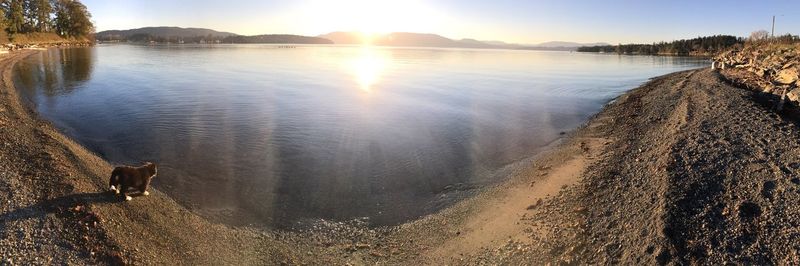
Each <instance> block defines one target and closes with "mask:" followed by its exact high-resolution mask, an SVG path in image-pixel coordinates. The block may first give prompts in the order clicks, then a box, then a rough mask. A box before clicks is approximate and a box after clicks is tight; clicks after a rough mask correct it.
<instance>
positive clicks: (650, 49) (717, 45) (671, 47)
mask: <svg viewBox="0 0 800 266" xmlns="http://www.w3.org/2000/svg"><path fill="white" fill-rule="evenodd" d="M744 41H745V39H744V38H740V37H736V36H730V35H715V36H708V37H698V38H694V39H688V40H678V41H673V42H659V43H653V44H619V45H602V46H584V47H579V48H578V52H595V53H597V52H601V53H617V54H638V55H706V56H710V55H714V54H717V53H719V52H722V51H723V50H725V49H727V48H729V47H731V46H734V45H737V44H742V43H744Z"/></svg>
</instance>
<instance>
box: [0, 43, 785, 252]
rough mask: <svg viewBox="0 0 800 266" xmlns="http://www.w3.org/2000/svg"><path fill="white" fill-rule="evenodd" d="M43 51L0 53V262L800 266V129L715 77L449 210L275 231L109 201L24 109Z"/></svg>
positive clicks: (616, 118) (156, 197)
mask: <svg viewBox="0 0 800 266" xmlns="http://www.w3.org/2000/svg"><path fill="white" fill-rule="evenodd" d="M36 52H37V51H31V50H21V51H14V52H11V53H10V54H6V55H4V56H2V57H0V71H1V72H2V79H3V80H2V83H0V202H2V203H3V204H0V258H2V260H0V264H64V263H67V264H144V265H175V264H179V265H180V264H192V265H196V264H200V265H208V264H213V265H218V264H225V265H228V264H234V265H254V264H256V265H264V264H266V265H275V264H311V265H319V264H323V265H345V264H353V265H365V264H512V265H519V264H546V263H560V264H609V263H620V264H667V263H678V264H689V263H701V264H712V263H713V264H717V263H726V262H733V263H742V264H769V263H772V264H797V263H800V258H799V257H798V256H799V255H798V250H800V248H799V247H798V245H797V244H796V243H800V241H798V240H800V239H798V237H800V229H798V228H800V227H798V225H800V194H799V193H800V181H798V178H797V176H796V173H797V171H798V169H800V163H798V162H800V161H799V160H798V159H799V158H800V139H798V138H797V136H798V133H800V128H798V124H797V121H798V120H797V119H796V118H794V117H789V116H788V115H787V116H781V115H778V114H776V113H774V112H773V111H772V110H771V109H770V108H771V106H770V105H769V104H768V99H765V98H763V97H761V96H760V94H758V93H756V92H752V91H749V90H743V89H739V88H736V87H733V86H731V85H728V84H725V83H724V82H722V81H721V79H720V77H719V75H718V74H717V73H715V72H713V71H711V70H693V71H685V72H679V73H673V74H670V75H666V76H662V77H658V78H654V79H653V80H651V81H650V82H648V83H647V84H644V85H643V86H641V87H639V88H637V89H634V90H632V91H631V92H629V93H627V94H625V95H623V96H621V97H620V98H618V99H617V100H615V101H614V102H613V103H611V104H609V105H608V106H607V107H606V108H605V109H604V110H603V111H602V112H601V113H599V114H597V115H596V116H595V117H594V118H593V119H592V120H591V121H589V122H588V123H587V124H586V125H585V126H584V127H582V128H580V129H577V130H576V131H574V132H571V133H569V134H568V135H567V136H566V137H565V139H564V140H563V141H562V143H560V144H558V145H556V146H555V147H553V148H552V149H551V150H549V151H547V152H545V153H544V154H542V155H541V156H538V157H537V158H535V159H532V160H531V161H529V162H525V163H524V164H525V166H523V167H520V168H519V169H517V170H516V171H514V172H513V173H512V175H511V176H510V177H509V179H508V181H507V182H505V183H503V184H500V185H497V186H495V187H490V188H486V189H484V190H483V191H482V192H481V193H479V195H478V196H475V197H473V198H469V199H466V200H464V201H462V202H460V203H457V204H455V205H454V206H452V207H450V208H447V209H445V210H442V211H440V212H438V213H436V214H432V215H428V216H425V217H422V218H420V219H417V220H415V221H411V222H408V223H405V224H402V225H398V226H391V227H377V228H375V227H368V226H367V224H366V223H365V222H364V221H359V220H354V221H345V222H330V221H308V222H304V223H300V224H297V225H296V226H295V228H292V229H288V230H274V229H266V228H249V227H230V226H226V225H222V224H215V223H211V222H209V221H207V220H205V219H203V218H201V217H200V216H198V215H196V214H193V213H192V212H190V211H187V210H186V209H185V208H184V207H182V206H180V205H179V204H177V203H175V201H173V200H172V199H170V198H169V197H168V196H166V195H165V194H163V193H161V192H159V191H157V190H154V191H152V192H151V195H150V196H147V197H144V196H142V197H136V198H134V200H132V201H130V202H123V201H119V200H118V199H117V198H115V197H113V196H112V195H111V194H110V193H108V192H106V189H107V188H106V182H107V178H108V174H109V173H110V171H111V169H112V166H111V165H110V164H109V163H107V162H106V161H104V160H103V159H101V158H99V157H98V156H96V155H94V154H92V153H91V152H89V151H87V150H86V149H85V148H83V147H81V146H80V145H78V144H76V143H75V142H74V141H72V140H70V139H69V138H67V137H65V136H64V135H62V134H61V133H59V132H58V130H56V129H55V128H54V127H53V126H52V125H50V124H49V123H47V122H46V121H42V120H41V119H38V118H37V117H36V115H35V114H34V113H33V112H32V110H30V109H28V108H27V107H25V106H24V105H22V104H21V103H20V100H19V99H18V96H17V95H16V92H15V89H14V87H13V82H12V80H11V77H12V67H13V64H14V63H15V62H17V61H19V60H20V59H22V58H25V57H26V56H29V55H31V54H33V53H36ZM157 178H160V177H157Z"/></svg>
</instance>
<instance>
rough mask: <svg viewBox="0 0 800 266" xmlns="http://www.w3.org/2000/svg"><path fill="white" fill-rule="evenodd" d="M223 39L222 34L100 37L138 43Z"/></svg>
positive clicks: (145, 34)
mask: <svg viewBox="0 0 800 266" xmlns="http://www.w3.org/2000/svg"><path fill="white" fill-rule="evenodd" d="M223 39H225V37H224V36H214V35H210V34H209V35H206V36H192V37H179V36H169V37H163V36H156V35H152V34H147V33H137V34H133V35H131V36H127V37H118V38H112V37H106V38H103V39H101V40H102V41H117V42H138V43H146V42H156V43H220V42H222V41H223Z"/></svg>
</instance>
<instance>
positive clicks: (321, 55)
mask: <svg viewBox="0 0 800 266" xmlns="http://www.w3.org/2000/svg"><path fill="white" fill-rule="evenodd" d="M705 64H706V62H705V61H704V60H701V59H693V58H681V57H651V56H617V55H602V54H582V53H569V52H537V51H510V50H468V49H419V48H415V49H406V48H363V47H337V46H300V47H296V48H288V49H287V48H281V47H278V46H270V45H215V46H191V45H181V46H134V45H100V46H97V47H92V48H70V49H62V50H59V49H50V50H47V51H45V52H42V53H41V54H37V55H34V56H32V57H30V58H28V59H26V60H24V61H23V62H21V63H19V64H18V65H17V70H16V76H15V82H16V84H17V87H18V89H19V90H20V92H21V94H22V95H23V97H24V98H25V99H27V100H28V101H29V102H30V103H31V104H33V105H34V106H35V107H36V110H37V111H38V112H39V113H40V114H41V115H42V116H44V117H45V118H47V119H49V120H51V121H52V122H53V123H54V124H55V125H56V126H58V127H59V128H61V129H62V130H64V132H66V133H67V134H68V135H69V136H71V137H73V138H75V139H76V140H78V141H79V142H80V143H81V144H83V145H85V146H87V147H88V148H89V149H91V150H92V151H94V152H96V153H98V154H99V155H101V156H102V157H104V158H105V159H107V160H109V161H111V162H114V163H120V164H122V163H127V164H135V163H138V162H139V161H154V162H157V163H159V176H158V177H156V179H155V180H154V182H155V186H157V187H158V188H159V189H161V190H162V191H165V192H167V193H168V194H170V195H171V196H173V197H174V198H176V199H177V200H178V201H179V202H181V203H183V204H185V205H187V206H189V207H190V208H192V209H193V210H195V211H197V212H199V213H201V214H204V215H206V216H208V217H210V218H212V219H215V220H218V221H222V222H227V223H231V224H251V223H254V224H265V225H273V226H286V225H290V224H291V223H292V222H294V221H297V220H299V219H303V218H328V219H350V218H357V217H369V220H370V222H371V223H373V224H376V225H377V224H396V223H399V222H402V221H405V220H408V219H413V218H416V217H419V216H420V215H424V214H426V213H430V212H432V211H434V210H437V209H439V208H442V207H444V206H446V205H448V204H451V203H452V202H454V201H456V200H457V199H459V198H461V197H464V196H466V195H469V194H470V192H471V191H473V189H474V188H478V187H481V186H484V185H486V184H491V183H494V182H497V181H500V180H502V178H503V177H504V176H505V175H503V174H497V173H498V170H499V169H503V168H504V167H506V166H508V165H511V164H513V163H515V162H519V161H521V160H523V159H525V158H530V157H531V156H533V155H535V154H536V153H537V152H538V151H540V149H541V148H542V147H544V146H546V145H548V144H549V143H552V142H553V141H555V140H557V139H558V138H559V133H560V132H563V131H569V130H572V129H574V128H576V127H577V126H579V125H580V124H581V123H583V122H585V121H586V120H587V119H588V118H589V117H590V116H591V115H593V114H594V113H596V112H598V111H599V110H600V109H601V108H602V106H603V104H605V103H607V102H608V101H610V100H611V99H613V98H614V97H616V96H618V95H620V94H621V93H623V92H625V91H626V90H629V89H632V88H634V87H636V86H637V85H639V84H641V83H642V82H644V81H646V80H647V79H648V78H650V77H653V76H657V75H662V74H666V73H669V72H674V71H678V70H684V69H689V68H696V67H701V66H704V65H705ZM506 168H507V167H506Z"/></svg>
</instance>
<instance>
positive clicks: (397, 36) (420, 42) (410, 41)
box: [318, 31, 607, 51]
mask: <svg viewBox="0 0 800 266" xmlns="http://www.w3.org/2000/svg"><path fill="white" fill-rule="evenodd" d="M318 37H320V38H325V39H329V40H331V41H333V42H334V43H336V44H361V43H362V42H363V40H362V37H361V34H359V33H355V32H342V31H339V32H331V33H328V34H323V35H319V36H318ZM372 44H373V45H380V46H408V47H445V48H497V49H524V50H558V51H575V50H577V49H578V47H582V46H595V45H607V44H606V43H576V42H545V43H540V44H530V45H526V44H513V43H506V42H502V41H479V40H475V39H461V40H453V39H449V38H446V37H443V36H440V35H436V34H426V33H410V32H394V33H389V34H385V35H380V36H377V37H374V39H373V40H372Z"/></svg>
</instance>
